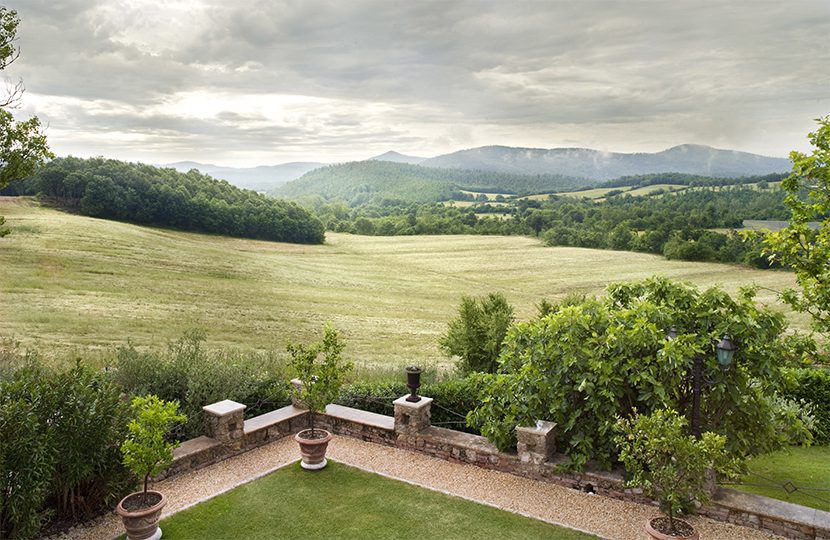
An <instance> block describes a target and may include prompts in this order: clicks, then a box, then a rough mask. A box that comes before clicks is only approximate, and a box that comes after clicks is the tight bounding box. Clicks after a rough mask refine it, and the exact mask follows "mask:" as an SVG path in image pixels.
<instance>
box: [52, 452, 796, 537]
mask: <svg viewBox="0 0 830 540" xmlns="http://www.w3.org/2000/svg"><path fill="white" fill-rule="evenodd" d="M328 456H329V457H330V458H331V459H333V460H335V461H338V462H340V463H343V464H346V465H351V466H353V467H357V468H359V469H363V470H366V471H370V472H374V473H377V474H381V475H384V476H387V477H390V478H395V479H398V480H403V481H404V482H409V483H411V484H416V485H419V486H423V487H426V488H429V489H433V490H437V491H441V492H444V493H447V494H450V495H455V496H458V497H462V498H464V499H469V500H472V501H476V502H479V503H483V504H487V505H489V506H494V507H497V508H502V509H504V510H508V511H510V512H515V513H518V514H522V515H525V516H529V517H533V518H536V519H541V520H544V521H547V522H550V523H555V524H557V525H563V526H565V527H570V528H573V529H578V530H581V531H584V532H588V533H591V534H594V535H597V536H600V537H602V538H608V539H613V540H616V539H619V540H642V539H644V538H646V535H645V533H644V532H643V528H642V526H643V523H645V521H646V520H647V519H650V518H652V517H656V516H658V515H660V513H659V511H658V510H657V508H656V507H654V506H648V505H642V504H636V503H631V502H625V501H617V500H614V499H609V498H606V497H601V496H598V495H590V494H587V493H583V492H581V491H575V490H572V489H568V488H565V487H562V486H557V485H553V484H548V483H544V482H537V481H534V480H530V479H527V478H521V477H518V476H514V475H511V474H507V473H501V472H497V471H490V470H486V469H480V468H478V467H474V466H471V465H463V464H459V463H451V462H448V461H444V460H440V459H436V458H432V457H429V456H426V455H423V454H418V453H415V452H410V451H407V450H401V449H398V448H389V447H385V446H381V445H377V444H373V443H367V442H363V441H359V440H357V439H353V438H350V437H341V436H335V438H334V439H332V441H331V443H329V452H328ZM298 457H299V450H298V448H297V443H295V442H294V441H293V439H292V438H291V437H286V438H284V439H281V440H279V441H276V442H274V443H271V444H269V445H266V446H262V447H260V448H257V449H254V450H251V451H249V452H246V453H244V454H241V455H238V456H235V457H233V458H230V459H227V460H225V461H222V462H220V463H217V464H215V465H212V466H210V467H207V468H205V469H201V470H198V471H193V472H190V473H187V474H183V475H179V476H176V477H174V478H170V479H167V480H164V481H162V482H159V483H157V484H156V485H155V487H154V488H153V489H156V490H158V491H161V492H163V493H164V494H165V495H166V496H167V499H168V503H167V506H166V507H165V509H164V516H165V517H166V516H170V515H171V514H174V513H176V512H179V511H181V510H184V509H186V508H188V507H190V506H193V505H194V504H198V503H199V502H202V501H204V500H207V499H210V498H212V497H215V496H216V495H219V494H220V493H224V492H225V491H228V490H231V489H233V488H235V487H237V486H239V485H241V484H244V483H247V482H250V481H251V480H255V479H256V478H259V477H261V476H264V475H266V474H268V473H270V472H272V471H274V470H276V469H278V468H280V467H282V466H285V465H287V464H289V463H292V462H294V461H296V460H297V459H298ZM689 521H690V522H691V523H692V524H693V525H694V526H695V527H696V528H697V529H698V530H699V531H700V537H701V539H703V540H708V539H711V540H715V539H717V540H756V539H758V540H760V539H776V538H780V537H779V536H775V535H772V534H769V533H764V532H761V531H758V530H755V529H750V528H746V527H739V526H737V525H731V524H728V523H721V522H718V521H714V520H711V519H708V518H701V517H691V518H690V519H689ZM122 527H123V526H122V525H121V519H120V518H119V517H118V516H117V515H116V514H115V513H110V514H107V515H105V516H102V517H100V518H98V519H97V520H95V521H93V522H92V523H89V524H88V525H87V526H85V527H77V528H75V529H72V530H70V531H68V532H66V533H64V534H61V535H58V536H55V537H53V539H55V540H75V539H78V540H81V539H84V540H109V539H111V538H115V537H117V536H118V535H120V534H122V532H123V528H122Z"/></svg>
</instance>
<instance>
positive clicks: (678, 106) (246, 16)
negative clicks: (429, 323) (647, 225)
mask: <svg viewBox="0 0 830 540" xmlns="http://www.w3.org/2000/svg"><path fill="white" fill-rule="evenodd" d="M115 1H116V0H55V1H47V0H31V1H27V2H25V3H23V5H21V6H19V7H18V9H19V11H20V14H21V17H22V18H23V25H22V27H21V44H22V45H23V46H24V56H23V57H22V58H21V61H20V62H19V63H18V64H19V65H16V66H15V74H17V73H19V74H20V75H21V76H23V77H24V78H25V80H26V83H27V86H28V87H29V88H31V89H32V91H34V92H37V93H39V94H43V95H47V96H48V95H52V96H63V97H72V98H78V99H81V100H86V101H90V102H92V101H94V100H111V101H113V102H118V103H122V104H124V105H125V106H128V107H131V108H133V109H134V110H135V111H136V112H135V113H134V114H128V115H123V116H120V117H118V116H113V117H112V118H110V119H109V120H108V121H107V124H106V129H110V130H113V131H129V132H135V131H136V130H151V129H152V128H153V126H152V125H151V123H150V122H151V121H159V122H162V123H163V124H164V125H168V124H169V123H170V122H172V119H167V120H165V119H160V118H158V117H156V116H152V114H153V113H152V112H147V113H145V114H142V113H141V108H142V107H146V108H147V109H148V110H149V109H152V106H153V105H154V104H158V103H160V102H161V101H162V100H164V99H166V98H169V96H171V95H174V94H176V93H177V92H184V91H193V90H202V91H206V92H219V93H226V94H242V93H245V94H291V95H305V96H313V97H319V98H326V99H331V100H339V101H340V102H342V103H344V104H348V103H355V104H372V103H377V104H383V105H384V106H387V107H390V108H391V109H392V111H391V112H390V113H389V117H388V119H387V121H388V122H389V125H390V126H394V133H393V134H390V133H387V132H385V131H384V130H383V129H381V126H380V123H379V122H381V120H382V119H381V118H372V119H371V122H369V123H367V122H366V119H365V118H363V117H361V112H360V111H361V109H360V108H359V107H355V108H354V109H352V110H343V111H342V112H341V114H339V115H335V114H333V113H331V112H328V113H327V115H326V116H325V118H321V119H317V120H316V121H314V122H312V124H314V125H315V126H316V127H310V126H309V125H298V126H295V128H296V129H295V131H296V132H297V133H300V134H306V135H309V137H310V138H309V141H310V142H311V143H313V142H314V141H317V142H320V143H321V144H322V143H323V141H324V138H325V137H326V135H325V134H324V133H322V132H319V130H329V134H330V135H331V136H336V137H337V138H345V139H344V140H346V141H348V138H352V139H353V140H354V141H360V143H357V142H355V143H354V147H355V153H356V154H357V153H364V152H363V150H364V148H365V146H362V145H364V144H365V140H366V139H365V138H364V135H366V134H368V136H374V137H378V138H377V139H375V140H374V144H376V145H378V146H380V147H384V146H389V147H391V146H392V145H393V144H395V143H401V144H402V143H403V142H404V141H408V142H409V144H413V145H416V146H424V147H430V145H434V144H436V143H438V144H445V142H449V141H454V140H469V141H470V142H471V143H474V142H479V143H483V142H490V143H501V144H515V141H514V140H511V134H512V133H530V132H533V133H538V134H547V135H546V136H545V137H543V138H541V139H540V140H539V142H538V145H543V144H545V142H546V141H550V140H557V139H560V140H566V139H567V140H583V141H586V142H585V143H584V144H585V145H587V144H588V141H592V142H594V143H595V142H596V135H597V134H598V133H602V132H605V131H607V132H608V133H615V129H616V128H615V127H614V126H615V125H621V124H622V125H624V124H630V125H631V126H632V127H633V126H636V128H637V130H638V132H639V133H640V134H639V135H635V136H634V138H631V137H629V138H628V140H626V141H614V140H610V139H609V140H606V141H604V142H603V144H604V146H605V147H606V148H609V149H615V148H617V147H618V146H617V145H619V144H623V143H625V144H634V145H637V144H640V145H641V146H643V148H642V149H648V150H658V149H660V148H654V147H650V148H645V147H646V146H649V145H653V144H654V143H653V141H662V142H664V143H666V145H669V144H675V143H682V142H698V143H712V144H714V143H720V144H722V145H723V144H728V145H731V146H734V147H736V148H740V149H744V150H750V151H753V150H754V151H757V152H762V153H775V154H777V155H782V154H783V153H785V152H786V151H787V150H789V149H790V148H791V147H792V146H793V145H794V144H799V143H801V141H802V140H803V136H804V133H805V132H806V130H807V129H810V127H811V119H812V118H814V117H816V116H818V115H821V114H827V113H828V112H830V100H828V97H830V96H828V90H830V67H828V66H830V38H828V36H830V4H828V3H826V2H824V1H822V0H814V1H806V0H805V1H796V2H787V3H779V2H766V1H761V2H757V1H745V2H730V3H718V2H691V1H676V2H625V3H622V2H579V3H576V2H574V3H564V2H555V3H554V2H385V1H377V2H369V1H357V0H349V1H348V2H340V1H330V2H324V1H294V2H274V1H265V0H258V1H250V2H244V3H240V4H238V5H231V3H228V2H219V1H213V0H211V1H208V0H205V1H204V2H202V3H201V7H200V9H198V10H197V11H198V13H197V12H196V11H194V13H193V15H192V21H191V20H187V21H180V20H177V21H172V22H171V21H170V20H168V21H167V22H165V21H164V16H165V14H166V12H165V11H164V10H165V9H167V8H166V7H164V6H163V5H159V4H155V3H151V2H148V3H147V5H146V7H145V10H144V11H141V10H138V11H134V12H132V11H131V12H129V13H126V14H123V15H121V16H109V15H108V14H109V13H111V12H112V10H113V8H112V5H113V3H115ZM172 4H175V2H173V3H172ZM133 9H135V8H133ZM108 10H109V11H108ZM115 13H117V10H115ZM142 15H145V16H146V17H143V16H142ZM172 15H177V16H181V13H179V12H175V13H173V12H171V15H170V16H172ZM129 17H132V18H131V19H130V18H129ZM157 20H158V21H161V23H160V24H159V25H156V24H155V22H156V21H157ZM173 22H175V23H176V24H177V25H178V26H176V25H173V24H172V23H173ZM168 23H170V24H171V25H170V26H169V29H168V27H167V26H165V24H168ZM190 23H192V24H190ZM155 26H159V28H155ZM166 29H167V30H166ZM136 36H138V38H142V37H143V39H133V38H135V37H136ZM148 43H149V45H148ZM344 106H346V105H344ZM216 112H218V114H217V115H216V116H215V117H214V118H212V119H203V120H201V122H204V123H205V124H210V125H212V126H213V129H212V130H208V128H207V127H204V128H202V129H204V130H205V131H204V132H202V133H200V134H199V135H198V137H199V144H207V143H205V142H204V140H206V139H208V138H209V137H217V138H221V139H222V140H224V141H225V143H228V144H229V145H230V146H229V147H234V148H238V147H240V146H241V145H244V144H263V147H266V146H269V143H263V142H262V141H259V142H258V141H255V140H251V139H249V138H246V137H245V136H244V134H245V133H247V132H249V131H253V132H259V131H258V130H263V129H264V130H266V133H261V135H262V136H265V135H269V136H273V137H285V138H286V140H288V138H289V137H290V135H289V134H287V133H286V132H284V131H283V130H284V126H279V125H274V126H272V127H271V128H270V131H268V129H269V128H267V127H262V126H260V125H259V124H261V123H263V122H265V121H266V119H264V118H262V117H251V115H244V114H241V113H238V112H236V111H232V110H223V111H216ZM234 114H237V115H238V116H233V115H234ZM314 115H315V111H314V110H313V108H310V109H309V110H308V112H307V114H305V115H299V116H298V120H297V121H298V122H301V121H304V122H306V124H308V122H309V121H311V120H314V118H315V116H314ZM300 117H302V120H300V119H299V118H300ZM78 120H79V122H80V119H78ZM83 121H84V122H90V123H88V124H85V123H83V122H80V123H78V124H77V126H76V127H75V129H77V130H84V129H89V130H94V129H104V126H103V125H102V124H100V123H95V122H92V121H91V120H89V119H84V120H83ZM119 122H121V123H119ZM52 123H53V124H55V123H62V124H63V125H66V126H68V124H69V123H68V119H63V120H62V119H59V118H55V119H54V121H53V122H52ZM248 124H251V125H255V126H256V127H252V128H250V130H248V128H246V127H245V126H246V125H248ZM430 125H431V126H433V127H432V129H431V130H430V127H429V126H430ZM459 125H463V126H466V129H468V130H471V132H470V133H472V135H471V136H469V137H468V136H467V135H465V136H463V137H458V138H455V137H453V136H452V135H451V134H450V133H451V131H452V127H453V126H459ZM477 126H481V129H476V127H477ZM178 129H179V128H176V129H174V132H177V131H176V130H178ZM315 130H318V131H315ZM182 132H188V130H182ZM761 132H763V133H767V134H770V137H766V139H765V140H761V139H760V138H759V137H758V135H757V134H758V133H761ZM580 133H582V135H580ZM223 134H224V136H223ZM496 135H502V136H504V137H506V139H505V140H500V141H494V140H488V141H484V140H482V139H483V138H486V137H493V136H496ZM396 136H400V137H402V138H395V137H396ZM537 136H538V135H537ZM232 137H238V138H239V141H240V143H239V144H236V143H234V142H232V141H230V140H229V139H230V138H232ZM381 137H390V139H389V140H388V141H384V140H383V139H382V138H381ZM724 137H726V139H724ZM796 137H799V138H798V140H794V139H795V138H796ZM635 139H636V140H635ZM188 140H191V139H188ZM290 140H291V141H292V144H294V142H293V141H294V139H293V138H292V139H290ZM384 143H386V144H384ZM522 143H523V144H527V143H528V142H527V141H526V140H523V141H522ZM275 144H277V145H278V142H277V143H275ZM326 144H334V143H332V142H331V141H328V142H326ZM347 144H348V143H347V142H345V143H344V144H343V145H339V144H338V146H346V145H347ZM219 146H220V145H219V143H216V144H213V146H211V148H217V147H219ZM200 148H201V147H200ZM204 148H207V147H204ZM455 149H456V148H443V149H441V150H442V151H450V150H455ZM116 150H117V149H115V148H114V149H113V151H116ZM401 150H406V149H405V148H402V149H401ZM226 155H227V156H230V152H228V153H227V154H226ZM189 157H192V156H182V158H183V159H185V158H189ZM295 157H301V156H295ZM306 157H307V158H309V159H312V158H315V156H314V155H313V154H309V155H308V156H306Z"/></svg>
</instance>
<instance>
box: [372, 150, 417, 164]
mask: <svg viewBox="0 0 830 540" xmlns="http://www.w3.org/2000/svg"><path fill="white" fill-rule="evenodd" d="M426 159H428V158H425V157H418V156H407V155H405V154H401V153H399V152H395V151H394V150H390V151H388V152H386V153H383V154H381V155H379V156H375V157H372V158H369V160H371V161H391V162H393V163H409V164H410V165H417V164H419V163H421V162H422V161H424V160H426Z"/></svg>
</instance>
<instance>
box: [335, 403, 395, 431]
mask: <svg viewBox="0 0 830 540" xmlns="http://www.w3.org/2000/svg"><path fill="white" fill-rule="evenodd" d="M326 414H327V415H328V416H330V417H332V418H336V419H338V420H347V421H349V422H355V423H357V424H365V425H367V426H372V427H376V428H380V429H385V430H388V431H395V419H394V418H393V417H391V416H386V415H383V414H377V413H373V412H368V411H361V410H360V409H352V408H351V407H344V406H342V405H335V404H331V405H327V406H326Z"/></svg>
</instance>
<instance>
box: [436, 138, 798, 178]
mask: <svg viewBox="0 0 830 540" xmlns="http://www.w3.org/2000/svg"><path fill="white" fill-rule="evenodd" d="M421 165H423V166H425V167H445V168H451V169H473V170H482V171H494V172H502V173H509V174H560V175H563V176H577V177H584V178H590V179H594V180H609V179H612V178H617V177H620V176H631V175H641V174H651V173H665V172H677V173H686V174H697V175H703V176H715V177H740V176H752V175H762V174H769V173H782V172H787V171H789V170H790V168H791V165H790V162H789V161H788V160H786V159H784V158H774V157H767V156H761V155H758V154H750V153H747V152H737V151H735V150H720V149H717V148H712V147H709V146H701V145H695V144H684V145H680V146H675V147H673V148H669V149H668V150H663V151H662V152H656V153H653V154H649V153H637V154H622V153H614V152H601V151H599V150H591V149H589V148H552V149H543V148H512V147H508V146H482V147H480V148H472V149H469V150H461V151H458V152H453V153H451V154H445V155H443V156H438V157H434V158H431V159H427V160H425V161H423V162H422V163H421Z"/></svg>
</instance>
